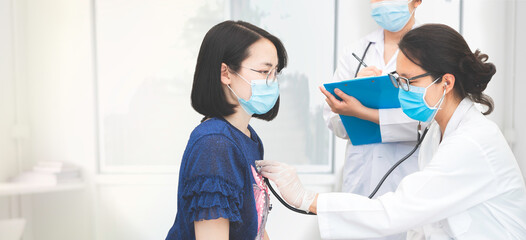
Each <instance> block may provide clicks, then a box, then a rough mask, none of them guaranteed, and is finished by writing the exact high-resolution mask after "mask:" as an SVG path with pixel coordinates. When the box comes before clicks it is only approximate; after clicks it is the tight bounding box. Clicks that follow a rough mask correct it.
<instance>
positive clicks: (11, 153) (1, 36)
mask: <svg viewBox="0 0 526 240" xmlns="http://www.w3.org/2000/svg"><path fill="white" fill-rule="evenodd" d="M0 29H2V31H0V53H2V54H0V116H1V117H0V164H1V165H0V181H4V180H6V179H7V178H8V177H9V176H10V175H11V174H12V173H13V172H14V171H16V168H17V165H16V144H15V140H14V139H13V138H12V135H11V130H12V127H13V125H14V123H15V94H14V93H15V84H14V61H13V60H14V59H13V34H12V33H13V23H12V21H11V1H10V0H0ZM8 207H9V205H8V199H7V198H0V219H3V218H8V217H10V216H9V215H10V213H9V209H8Z"/></svg>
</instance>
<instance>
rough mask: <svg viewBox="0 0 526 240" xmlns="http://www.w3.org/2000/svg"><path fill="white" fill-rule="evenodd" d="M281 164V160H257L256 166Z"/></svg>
mask: <svg viewBox="0 0 526 240" xmlns="http://www.w3.org/2000/svg"><path fill="white" fill-rule="evenodd" d="M280 164H281V163H280V162H278V161H273V160H257V161H256V166H258V167H264V166H276V165H280ZM283 164H284V163H283Z"/></svg>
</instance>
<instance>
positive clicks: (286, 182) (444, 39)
mask: <svg viewBox="0 0 526 240" xmlns="http://www.w3.org/2000/svg"><path fill="white" fill-rule="evenodd" d="M399 48H400V54H399V55H398V57H397V67H396V69H397V71H396V72H393V73H392V74H391V79H392V80H393V82H394V84H395V86H397V87H399V99H400V104H401V106H402V110H403V111H404V113H406V114H407V115H408V116H409V117H411V118H413V119H415V120H418V121H421V122H424V124H426V123H428V122H430V129H429V131H428V134H427V137H426V138H425V139H424V141H423V143H422V146H421V148H420V155H419V159H418V161H419V168H420V170H419V171H417V172H415V173H413V174H410V175H408V176H406V177H405V178H404V179H402V181H401V183H400V185H399V186H398V188H397V189H396V191H394V192H388V193H385V194H383V195H382V196H380V197H378V198H377V199H369V198H367V197H363V196H360V195H356V194H352V193H315V192H312V191H309V190H306V189H304V188H303V185H302V184H301V182H300V181H299V179H298V176H297V175H296V173H295V171H294V169H293V168H292V167H289V166H288V165H286V164H284V163H280V162H275V161H269V160H263V161H259V162H257V163H256V164H257V165H259V166H260V167H261V172H262V174H263V176H265V177H267V178H269V179H270V180H272V181H274V182H275V183H276V185H277V186H278V188H279V190H280V192H281V194H282V196H283V197H284V198H285V200H286V201H287V202H289V203H291V204H292V205H294V206H295V207H297V208H300V209H302V210H308V211H311V212H314V213H317V214H318V223H319V228H320V233H321V236H322V238H324V239H361V238H371V237H381V236H385V235H390V234H394V233H399V232H406V231H407V239H434V240H436V239H460V240H462V239H524V237H525V236H526V188H525V185H524V180H523V178H522V174H521V172H520V170H519V168H518V165H517V162H516V160H515V157H514V156H513V153H512V152H511V149H510V148H509V147H508V145H507V143H506V140H505V139H504V137H503V135H502V133H501V132H500V130H499V128H498V126H496V125H495V124H494V123H493V122H491V121H490V120H488V119H486V117H484V115H483V114H489V113H491V111H492V110H493V102H492V100H491V98H490V97H489V96H487V95H485V94H484V93H483V91H484V89H486V86H487V85H488V82H489V81H490V80H491V77H492V76H493V74H495V71H496V70H495V66H494V65H493V64H491V63H487V62H486V60H487V58H488V56H487V55H485V54H481V53H480V51H478V50H477V51H476V52H475V53H472V52H471V50H470V48H469V46H468V45H467V43H466V42H465V40H464V39H463V38H462V36H461V35H460V34H458V33H457V32H456V31H455V30H453V29H451V28H450V27H447V26H445V25H441V24H428V25H423V26H421V27H418V28H415V29H413V30H411V31H409V32H408V33H407V34H406V35H405V36H404V37H403V38H402V40H401V41H400V43H399ZM474 103H479V104H481V105H484V106H485V107H486V108H487V110H486V111H485V112H484V113H483V114H482V113H481V112H480V111H479V110H478V109H477V107H475V105H474Z"/></svg>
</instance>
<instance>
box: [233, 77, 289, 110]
mask: <svg viewBox="0 0 526 240" xmlns="http://www.w3.org/2000/svg"><path fill="white" fill-rule="evenodd" d="M236 74H237V75H238V76H239V77H241V79H243V80H244V81H245V82H246V83H248V84H250V86H251V88H252V96H251V97H250V99H249V100H248V101H247V100H245V99H243V98H240V97H239V96H238V95H237V94H236V92H234V90H232V88H230V86H229V85H227V87H228V88H229V89H230V91H232V93H234V95H236V97H237V100H238V101H239V104H240V105H241V107H242V108H243V109H244V110H245V111H246V112H247V113H248V114H249V115H253V114H265V113H267V112H268V111H270V109H272V108H273V107H274V105H275V104H276V101H277V100H278V97H279V84H278V82H277V81H273V82H270V83H268V84H267V80H266V79H260V80H252V82H249V81H247V80H246V79H245V78H244V77H243V76H241V75H239V73H237V72H236Z"/></svg>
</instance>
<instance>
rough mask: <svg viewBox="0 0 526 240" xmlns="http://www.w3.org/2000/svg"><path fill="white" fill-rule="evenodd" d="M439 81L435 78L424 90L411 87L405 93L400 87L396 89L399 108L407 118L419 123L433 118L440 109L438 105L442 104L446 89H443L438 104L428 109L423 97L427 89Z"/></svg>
mask: <svg viewBox="0 0 526 240" xmlns="http://www.w3.org/2000/svg"><path fill="white" fill-rule="evenodd" d="M439 79H440V78H437V79H436V80H435V81H433V82H432V83H431V84H429V86H427V87H425V88H423V87H415V86H411V87H410V88H409V91H405V90H403V89H402V88H401V87H400V88H398V100H400V107H401V108H402V111H404V113H405V114H406V115H407V116H408V117H410V118H412V119H414V120H418V121H420V122H428V121H431V119H433V118H434V116H435V115H436V112H437V111H438V109H439V108H440V105H442V102H443V101H444V97H445V96H446V89H445V88H444V94H442V97H441V98H440V100H439V101H438V103H437V104H436V105H435V106H433V107H429V106H428V105H427V103H426V100H425V99H424V97H425V96H426V91H427V88H429V87H430V86H431V85H433V84H434V83H435V82H436V81H438V80H439Z"/></svg>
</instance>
